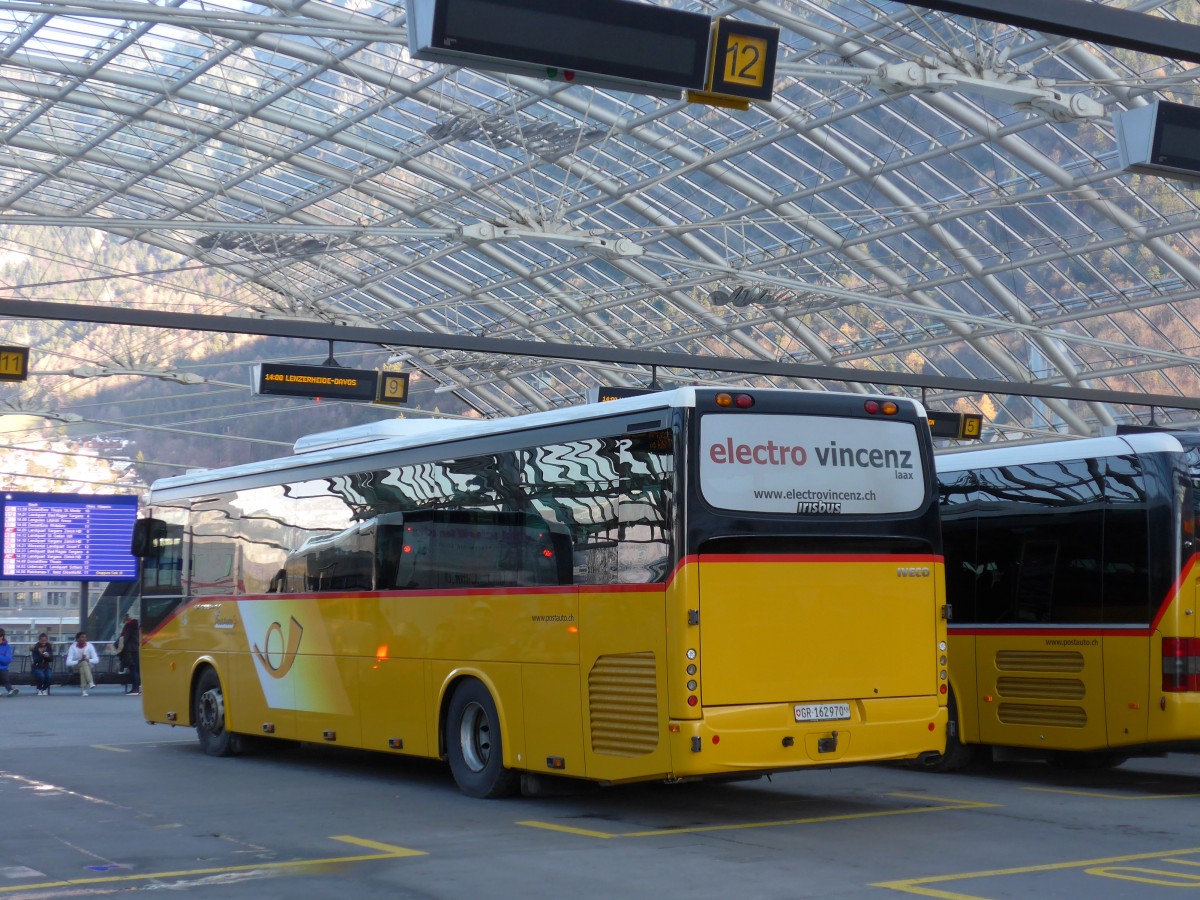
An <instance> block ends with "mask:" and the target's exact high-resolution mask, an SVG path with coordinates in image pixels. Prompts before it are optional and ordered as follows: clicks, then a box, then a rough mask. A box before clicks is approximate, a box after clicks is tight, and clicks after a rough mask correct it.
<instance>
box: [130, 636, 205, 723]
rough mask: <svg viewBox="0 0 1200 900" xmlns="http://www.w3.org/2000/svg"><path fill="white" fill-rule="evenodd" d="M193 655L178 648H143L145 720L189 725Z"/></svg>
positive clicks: (143, 708)
mask: <svg viewBox="0 0 1200 900" xmlns="http://www.w3.org/2000/svg"><path fill="white" fill-rule="evenodd" d="M195 656H196V654H194V653H189V652H184V651H178V650H150V649H147V648H145V647H143V648H142V654H141V660H140V662H141V667H142V672H143V673H144V674H143V675H142V713H143V715H145V717H146V721H148V722H170V723H171V724H176V725H191V724H192V710H191V696H190V694H189V685H190V683H191V673H192V660H193V659H194V658H195ZM172 715H173V716H174V717H175V718H174V721H173V722H172V719H171V716H172Z"/></svg>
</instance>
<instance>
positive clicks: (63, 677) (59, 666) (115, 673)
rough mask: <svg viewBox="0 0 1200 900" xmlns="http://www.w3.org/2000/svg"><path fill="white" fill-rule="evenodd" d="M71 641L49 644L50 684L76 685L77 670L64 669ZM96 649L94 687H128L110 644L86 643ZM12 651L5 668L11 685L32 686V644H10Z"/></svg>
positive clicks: (77, 679)
mask: <svg viewBox="0 0 1200 900" xmlns="http://www.w3.org/2000/svg"><path fill="white" fill-rule="evenodd" d="M72 643H73V642H72V641H67V642H66V643H51V645H50V646H52V647H53V648H54V666H53V668H52V669H51V674H50V684H51V686H52V687H54V686H57V685H71V684H79V671H78V670H77V669H68V668H67V650H69V649H70V647H71V644H72ZM88 643H89V644H91V645H92V646H93V647H95V648H96V654H97V655H98V656H99V657H100V663H99V665H95V666H92V677H93V678H94V679H95V680H96V684H129V673H128V672H126V673H125V674H121V661H120V659H119V658H118V657H117V655H116V654H115V653H113V652H112V648H113V642H112V641H88ZM9 644H10V645H11V646H12V648H13V661H12V664H11V665H10V666H9V667H8V674H9V677H10V678H11V679H12V683H13V684H14V685H26V684H33V656H32V655H31V654H30V652H29V651H30V649H31V648H32V646H33V645H32V644H18V643H15V642H13V641H9Z"/></svg>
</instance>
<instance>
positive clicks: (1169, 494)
mask: <svg viewBox="0 0 1200 900" xmlns="http://www.w3.org/2000/svg"><path fill="white" fill-rule="evenodd" d="M937 468H938V482H939V488H938V490H939V494H940V500H941V512H942V529H943V532H942V533H943V540H944V546H945V555H946V590H947V596H948V597H949V600H950V604H951V608H952V621H951V623H950V682H951V687H952V701H951V713H950V714H951V723H950V734H949V736H948V746H947V752H946V756H945V757H944V759H943V760H941V761H940V764H941V766H942V767H944V768H946V767H949V768H954V767H958V766H961V765H963V764H965V763H967V762H968V761H970V759H971V758H972V756H974V755H975V751H978V750H982V749H984V748H987V747H990V746H1001V747H1014V748H1024V749H1026V750H1030V749H1032V750H1037V751H1039V752H1040V753H1046V754H1048V755H1049V756H1050V757H1051V758H1052V759H1053V760H1056V761H1059V762H1062V763H1067V764H1075V765H1083V766H1104V765H1114V764H1119V763H1120V762H1123V761H1124V760H1125V759H1126V758H1127V757H1128V756H1131V755H1138V754H1142V755H1144V754H1148V753H1155V752H1161V751H1164V750H1170V749H1196V748H1197V747H1198V746H1200V639H1198V637H1197V633H1196V602H1197V599H1200V597H1198V596H1197V590H1198V588H1200V583H1198V582H1197V570H1196V566H1195V561H1196V522H1197V517H1198V515H1200V492H1198V490H1197V487H1198V486H1200V433H1194V432H1193V433H1186V432H1180V433H1173V434H1168V433H1161V432H1158V433H1131V434H1123V435H1117V436H1112V437H1102V438H1090V439H1085V440H1077V441H1062V442H1055V443H1044V444H1037V445H1026V446H1019V447H997V448H989V449H982V450H975V451H970V452H965V453H952V454H946V455H941V456H939V458H938V461H937Z"/></svg>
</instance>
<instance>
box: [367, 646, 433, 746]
mask: <svg viewBox="0 0 1200 900" xmlns="http://www.w3.org/2000/svg"><path fill="white" fill-rule="evenodd" d="M358 671H359V675H358V684H359V690H360V692H361V697H362V709H363V722H362V746H363V747H365V748H366V749H368V750H384V751H387V750H391V751H392V752H398V753H410V754H414V755H417V756H436V755H437V746H436V742H431V740H430V730H429V726H430V716H429V710H428V707H427V705H426V704H427V699H428V698H427V687H426V684H425V664H424V663H422V662H421V661H420V660H415V659H370V660H360V661H359V670H358ZM392 740H398V741H401V742H402V744H403V746H402V747H400V748H392V747H391V746H390V745H389V743H388V742H389V741H392Z"/></svg>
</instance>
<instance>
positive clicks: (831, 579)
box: [699, 539, 939, 720]
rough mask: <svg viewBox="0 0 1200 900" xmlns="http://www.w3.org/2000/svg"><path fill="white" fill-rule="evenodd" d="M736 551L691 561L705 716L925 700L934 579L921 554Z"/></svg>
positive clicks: (745, 547) (744, 547)
mask: <svg viewBox="0 0 1200 900" xmlns="http://www.w3.org/2000/svg"><path fill="white" fill-rule="evenodd" d="M720 543H729V544H730V545H731V549H733V542H720ZM736 543H737V544H738V545H741V547H740V552H727V553H720V552H708V553H704V552H702V553H701V554H700V565H699V580H700V641H701V653H700V658H701V661H702V662H701V670H702V672H703V675H704V677H703V679H702V692H703V695H702V700H703V703H704V706H705V707H711V706H738V705H749V704H762V703H801V702H803V703H826V702H844V701H854V700H859V699H861V700H872V699H883V698H889V697H916V696H922V695H928V694H929V692H930V689H931V684H932V681H931V679H932V678H933V677H935V676H934V674H933V671H932V668H931V655H930V648H932V647H933V646H935V644H936V642H937V622H936V615H937V603H936V592H937V585H938V581H939V579H938V573H937V571H936V569H935V567H934V565H933V563H932V561H931V557H930V556H929V555H928V554H926V555H923V556H919V557H917V556H914V554H912V552H911V551H909V552H908V553H903V552H895V551H894V550H893V552H890V553H889V552H877V551H878V550H879V548H878V547H875V546H871V547H870V550H872V551H876V552H870V553H867V552H859V553H853V552H849V548H848V547H845V546H841V547H838V548H836V549H833V550H831V552H812V553H811V554H808V553H777V554H766V553H755V552H752V548H753V543H752V542H749V541H747V540H746V539H742V540H739V541H737V542H736ZM790 543H791V544H792V545H793V546H800V545H803V544H805V543H806V544H808V545H809V546H811V545H812V544H813V539H806V540H805V541H803V542H802V541H801V540H799V539H795V540H791V541H790ZM871 543H872V544H876V543H878V541H872V542H871ZM851 708H852V710H857V711H856V712H854V713H853V718H854V719H855V720H857V719H858V715H859V713H860V712H861V710H859V709H858V705H857V704H855V703H853V702H852V703H851Z"/></svg>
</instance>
